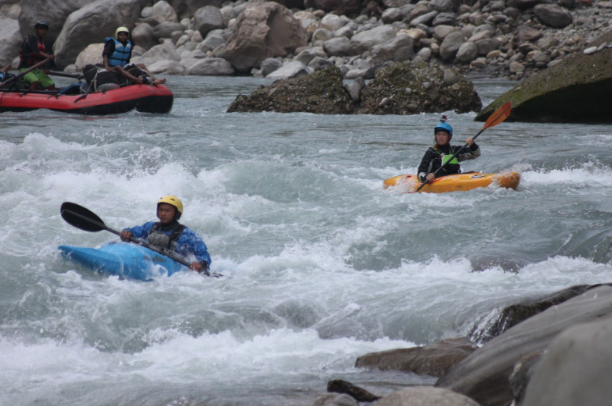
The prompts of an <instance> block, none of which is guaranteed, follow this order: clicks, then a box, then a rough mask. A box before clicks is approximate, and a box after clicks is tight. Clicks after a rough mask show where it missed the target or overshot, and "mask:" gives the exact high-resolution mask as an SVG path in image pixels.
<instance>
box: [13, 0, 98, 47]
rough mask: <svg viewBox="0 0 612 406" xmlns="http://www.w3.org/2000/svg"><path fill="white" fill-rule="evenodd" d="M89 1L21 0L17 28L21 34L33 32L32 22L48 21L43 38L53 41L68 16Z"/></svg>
mask: <svg viewBox="0 0 612 406" xmlns="http://www.w3.org/2000/svg"><path fill="white" fill-rule="evenodd" d="M90 3H91V0H22V1H21V3H20V4H21V13H19V28H20V30H21V36H22V37H23V38H25V36H26V35H28V34H34V24H36V21H38V20H45V21H46V22H48V23H49V31H48V32H47V35H46V36H45V40H46V41H49V43H50V44H52V43H53V42H55V40H56V39H57V37H58V36H59V34H60V32H61V31H62V27H63V26H64V22H65V21H66V19H67V18H68V16H69V15H70V14H71V13H72V12H74V11H77V10H78V9H80V8H81V7H84V6H86V5H88V4H90Z"/></svg>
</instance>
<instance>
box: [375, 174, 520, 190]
mask: <svg viewBox="0 0 612 406" xmlns="http://www.w3.org/2000/svg"><path fill="white" fill-rule="evenodd" d="M520 181H521V175H520V174H519V173H518V172H504V173H489V174H485V173H476V172H473V173H459V174H456V175H448V176H443V177H441V178H437V179H436V180H434V181H433V182H429V183H428V184H426V185H425V186H423V188H422V189H421V190H420V191H419V193H420V192H425V193H447V192H465V191H468V190H472V189H476V188H479V187H487V186H489V185H496V186H499V187H503V188H508V189H516V188H517V187H518V185H519V182H520ZM393 186H396V187H401V188H402V189H405V192H406V193H414V192H416V190H417V189H418V188H419V186H421V182H420V181H419V180H418V178H417V176H416V175H399V176H394V177H393V178H389V179H387V180H385V181H384V182H383V187H384V188H385V189H387V188H389V187H393Z"/></svg>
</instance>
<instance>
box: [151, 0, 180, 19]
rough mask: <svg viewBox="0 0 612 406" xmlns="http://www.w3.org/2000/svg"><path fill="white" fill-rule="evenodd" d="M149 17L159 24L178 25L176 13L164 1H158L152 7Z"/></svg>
mask: <svg viewBox="0 0 612 406" xmlns="http://www.w3.org/2000/svg"><path fill="white" fill-rule="evenodd" d="M149 17H151V18H154V19H156V20H157V21H159V22H160V23H178V16H177V15H176V11H174V8H172V6H171V5H170V4H168V2H166V1H164V0H161V1H158V2H157V3H155V4H154V5H153V7H152V8H151V14H150V15H149Z"/></svg>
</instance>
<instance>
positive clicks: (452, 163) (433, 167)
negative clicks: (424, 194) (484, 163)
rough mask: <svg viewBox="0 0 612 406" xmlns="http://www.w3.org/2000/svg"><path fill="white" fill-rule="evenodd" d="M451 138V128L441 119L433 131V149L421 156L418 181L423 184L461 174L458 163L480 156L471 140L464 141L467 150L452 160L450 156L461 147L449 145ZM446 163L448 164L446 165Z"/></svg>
mask: <svg viewBox="0 0 612 406" xmlns="http://www.w3.org/2000/svg"><path fill="white" fill-rule="evenodd" d="M452 138H453V127H451V126H450V124H448V123H446V117H444V116H443V117H442V121H441V122H440V123H439V124H438V125H437V126H436V128H435V129H434V142H435V145H434V146H433V147H429V149H428V150H427V151H426V152H425V155H423V159H422V160H421V164H420V165H419V169H418V174H419V181H421V182H425V181H426V180H427V181H429V182H431V181H433V180H434V179H435V178H436V177H438V178H439V177H441V176H446V175H452V174H455V173H461V167H460V166H459V162H461V161H466V160H468V159H476V158H478V157H479V156H480V148H479V147H478V145H476V143H475V142H474V140H473V139H472V138H468V139H467V140H465V143H466V144H467V145H468V146H469V149H468V150H465V149H464V152H462V153H460V154H458V155H457V156H456V157H454V158H453V159H452V160H451V158H452V156H453V155H454V154H455V152H457V151H459V150H460V149H461V146H456V145H450V141H451V139H452ZM447 162H448V163H447ZM444 163H446V165H445V166H444V168H442V170H440V172H438V173H437V174H436V175H435V176H434V172H435V171H437V170H438V169H439V168H440V167H441V166H442V165H443V164H444Z"/></svg>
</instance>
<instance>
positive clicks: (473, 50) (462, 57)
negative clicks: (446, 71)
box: [455, 42, 478, 64]
mask: <svg viewBox="0 0 612 406" xmlns="http://www.w3.org/2000/svg"><path fill="white" fill-rule="evenodd" d="M476 56H478V48H477V47H476V44H474V43H473V42H464V43H463V44H461V46H460V47H459V50H458V51H457V55H455V60H456V61H457V62H459V63H463V64H467V63H470V62H472V61H473V60H474V59H476Z"/></svg>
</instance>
